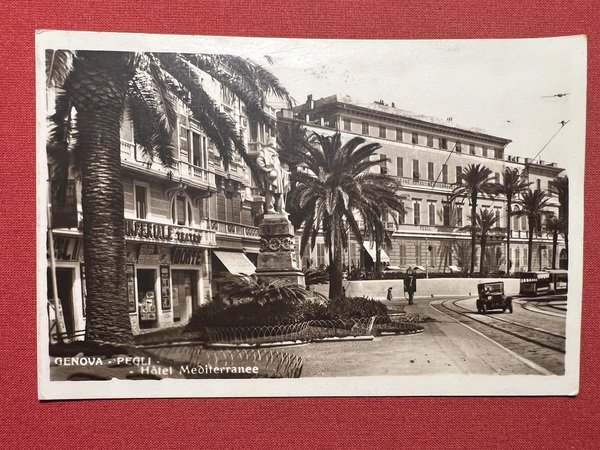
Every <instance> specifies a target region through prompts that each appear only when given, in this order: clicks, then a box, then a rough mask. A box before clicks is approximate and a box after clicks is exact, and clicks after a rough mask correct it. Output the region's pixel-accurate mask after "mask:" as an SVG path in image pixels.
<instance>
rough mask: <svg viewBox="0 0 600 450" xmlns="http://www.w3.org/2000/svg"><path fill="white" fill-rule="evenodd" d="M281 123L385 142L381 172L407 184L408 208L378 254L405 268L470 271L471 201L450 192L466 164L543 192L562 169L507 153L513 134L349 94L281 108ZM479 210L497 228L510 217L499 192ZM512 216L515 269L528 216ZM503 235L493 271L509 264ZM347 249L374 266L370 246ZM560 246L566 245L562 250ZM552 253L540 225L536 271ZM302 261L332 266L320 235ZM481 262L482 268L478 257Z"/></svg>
mask: <svg viewBox="0 0 600 450" xmlns="http://www.w3.org/2000/svg"><path fill="white" fill-rule="evenodd" d="M278 120H279V122H280V123H291V122H298V121H299V122H301V123H303V124H304V126H305V127H306V129H307V130H308V131H310V132H316V133H321V134H332V133H334V132H339V133H341V136H342V141H343V142H346V141H348V140H349V139H351V138H353V137H356V136H361V137H363V138H365V139H366V140H367V141H368V142H377V143H379V144H380V145H381V148H380V149H379V150H378V152H377V156H376V157H377V158H380V159H381V164H380V167H379V170H380V171H381V172H382V173H387V174H390V175H393V176H395V177H397V178H398V181H399V182H400V184H401V186H402V188H401V190H400V192H399V193H398V195H400V196H401V198H402V199H403V201H404V206H405V209H406V211H407V212H406V214H405V215H404V216H403V217H396V221H394V220H393V218H392V217H391V216H388V217H386V218H384V219H385V222H386V226H387V228H388V230H389V231H390V232H391V233H392V245H391V246H389V247H387V248H385V249H384V252H382V255H381V259H382V262H384V263H387V264H389V266H390V267H397V268H400V269H405V268H407V267H409V266H421V267H423V268H426V269H427V270H429V271H431V272H444V271H447V270H452V269H454V270H457V269H461V268H462V269H464V268H466V266H465V265H466V264H467V261H470V257H469V255H468V254H469V253H470V250H469V242H470V233H469V232H468V231H464V230H461V227H465V226H467V225H469V224H470V219H469V215H470V206H469V202H468V199H459V200H457V201H455V202H453V203H452V204H451V203H449V202H448V195H449V194H450V193H451V192H452V190H453V189H454V187H455V186H456V185H457V184H460V183H461V174H462V173H463V169H465V168H466V167H467V166H468V165H470V164H481V165H483V166H485V167H487V168H489V169H490V170H491V172H492V173H493V178H494V181H495V182H496V183H500V182H501V181H502V172H503V171H504V169H505V168H507V167H509V168H516V169H518V170H519V171H521V172H523V176H524V177H526V178H527V179H528V181H529V182H531V183H532V185H531V189H542V190H548V186H549V185H548V183H549V182H550V181H551V180H553V179H554V178H555V177H557V176H558V175H559V174H560V173H561V172H562V171H563V170H562V169H561V168H559V167H557V165H556V164H555V163H551V162H545V161H540V160H536V161H532V160H530V159H527V158H522V157H518V156H510V155H508V154H507V153H506V148H507V146H508V145H509V144H510V142H511V141H510V140H509V139H506V138H502V137H498V136H493V135H490V134H488V133H485V132H484V131H482V130H479V129H475V128H465V127H460V126H458V125H457V124H455V123H454V122H453V120H452V118H447V119H446V120H438V119H435V118H431V117H425V116H419V115H415V114H411V113H409V112H407V111H403V110H401V109H399V108H396V107H395V105H394V104H393V103H392V104H391V105H388V104H385V103H384V102H383V101H379V102H374V103H371V104H362V103H358V102H355V101H353V100H352V99H351V98H350V97H347V96H344V97H338V96H337V95H333V96H330V97H325V98H321V99H318V100H314V99H313V98H312V95H309V96H308V98H307V100H306V102H305V103H304V104H302V105H299V106H297V107H295V108H293V109H292V110H283V111H281V112H280V113H279V114H278ZM373 170H375V169H373ZM478 207H479V208H482V209H487V210H489V211H491V212H492V213H493V214H495V215H496V216H497V217H498V224H497V226H499V227H506V225H507V221H508V220H509V218H508V217H507V214H506V204H505V200H504V198H503V197H502V196H496V197H494V198H489V197H481V198H479V200H478ZM520 208H521V206H520V205H519V202H518V201H517V202H515V205H514V209H515V210H518V209H520ZM548 210H551V211H553V212H555V213H556V214H557V215H558V200H557V198H556V196H553V197H552V199H551V203H550V206H549V208H548ZM510 220H512V222H513V223H512V237H511V255H510V260H511V271H513V272H515V271H522V270H526V268H527V259H528V254H527V252H528V246H527V238H528V231H527V230H528V227H527V219H526V218H525V217H521V218H519V217H516V216H513V217H512V218H510ZM396 223H397V225H396ZM503 237H504V236H503V235H502V234H501V233H497V234H492V236H491V237H490V239H489V242H488V248H487V251H486V254H487V256H486V261H487V267H488V268H489V269H490V271H492V272H493V271H501V270H505V269H506V258H505V256H506V255H505V253H506V245H505V241H503V240H502V239H503ZM348 247H349V252H348V254H347V255H346V258H345V264H346V266H347V267H352V266H357V267H358V266H361V267H366V268H371V267H372V265H373V260H374V259H375V249H374V248H373V247H372V246H370V245H368V244H367V245H365V246H364V248H360V247H359V246H358V245H357V244H356V243H355V242H350V245H349V246H348ZM563 248H564V246H563V244H562V243H561V246H560V250H559V251H562V250H563ZM478 251H479V250H478ZM551 251H552V239H551V236H550V235H549V234H548V233H546V232H545V231H544V229H543V227H542V230H540V231H539V232H536V234H535V236H534V247H533V252H534V254H533V264H532V268H533V269H534V270H537V269H541V268H544V267H548V266H549V265H550V262H551ZM561 258H563V259H564V258H566V252H564V251H562V252H561ZM303 259H304V266H306V265H307V264H313V265H317V266H319V265H327V264H328V263H329V261H328V258H327V252H326V251H325V247H324V243H323V240H322V239H318V240H317V244H316V247H315V249H313V251H312V252H311V253H310V254H309V255H308V254H307V255H303ZM309 260H310V261H309ZM476 262H477V266H478V265H479V255H477V257H476ZM461 265H462V267H458V266H461ZM476 270H478V267H476Z"/></svg>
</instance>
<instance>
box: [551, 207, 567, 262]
mask: <svg viewBox="0 0 600 450" xmlns="http://www.w3.org/2000/svg"><path fill="white" fill-rule="evenodd" d="M564 228H565V223H564V219H559V218H558V217H556V215H555V214H550V215H549V216H548V219H547V221H546V231H547V232H548V233H551V234H552V268H553V269H556V250H557V249H558V235H559V234H560V233H562V232H563V231H564Z"/></svg>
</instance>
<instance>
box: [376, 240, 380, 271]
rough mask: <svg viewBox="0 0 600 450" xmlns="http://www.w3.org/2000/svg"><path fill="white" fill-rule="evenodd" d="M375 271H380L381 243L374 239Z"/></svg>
mask: <svg viewBox="0 0 600 450" xmlns="http://www.w3.org/2000/svg"><path fill="white" fill-rule="evenodd" d="M375 272H377V273H378V274H379V273H381V243H380V242H379V240H375Z"/></svg>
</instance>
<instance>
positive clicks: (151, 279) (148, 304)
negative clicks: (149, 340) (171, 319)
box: [136, 269, 158, 328]
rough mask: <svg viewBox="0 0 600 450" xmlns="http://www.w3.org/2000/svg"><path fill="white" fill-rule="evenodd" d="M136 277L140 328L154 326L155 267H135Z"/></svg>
mask: <svg viewBox="0 0 600 450" xmlns="http://www.w3.org/2000/svg"><path fill="white" fill-rule="evenodd" d="M136 278H137V293H138V303H139V323H140V328H156V326H157V322H158V310H157V305H156V269H137V277H136Z"/></svg>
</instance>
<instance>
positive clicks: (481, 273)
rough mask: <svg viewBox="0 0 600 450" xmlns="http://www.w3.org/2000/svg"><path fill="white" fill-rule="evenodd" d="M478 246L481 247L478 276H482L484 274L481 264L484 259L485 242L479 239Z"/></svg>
mask: <svg viewBox="0 0 600 450" xmlns="http://www.w3.org/2000/svg"><path fill="white" fill-rule="evenodd" d="M480 245H481V255H479V274H480V275H483V274H484V270H483V262H484V258H485V245H486V240H485V239H481V242H480Z"/></svg>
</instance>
